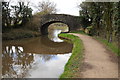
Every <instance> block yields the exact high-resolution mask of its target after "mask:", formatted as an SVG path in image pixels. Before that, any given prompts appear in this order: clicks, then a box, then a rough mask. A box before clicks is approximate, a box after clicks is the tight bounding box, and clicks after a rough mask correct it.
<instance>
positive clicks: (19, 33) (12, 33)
mask: <svg viewBox="0 0 120 80" xmlns="http://www.w3.org/2000/svg"><path fill="white" fill-rule="evenodd" d="M39 35H40V33H39V32H36V31H32V30H28V29H21V28H20V29H12V30H9V31H8V32H5V33H3V34H2V39H3V40H15V39H23V38H30V37H37V36H39Z"/></svg>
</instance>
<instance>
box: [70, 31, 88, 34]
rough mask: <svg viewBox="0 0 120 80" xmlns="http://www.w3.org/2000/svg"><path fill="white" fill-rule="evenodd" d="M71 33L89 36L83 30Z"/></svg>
mask: <svg viewBox="0 0 120 80" xmlns="http://www.w3.org/2000/svg"><path fill="white" fill-rule="evenodd" d="M70 33H78V34H84V35H88V34H87V33H85V32H84V31H83V30H79V31H72V32H70Z"/></svg>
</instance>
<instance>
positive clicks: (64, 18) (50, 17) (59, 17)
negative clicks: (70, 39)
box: [40, 14, 81, 35]
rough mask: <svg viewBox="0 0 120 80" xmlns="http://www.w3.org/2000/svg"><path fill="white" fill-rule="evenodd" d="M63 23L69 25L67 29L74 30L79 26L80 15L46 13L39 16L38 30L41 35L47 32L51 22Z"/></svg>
mask: <svg viewBox="0 0 120 80" xmlns="http://www.w3.org/2000/svg"><path fill="white" fill-rule="evenodd" d="M56 22H60V23H64V24H67V25H68V27H69V31H73V30H76V29H78V28H80V27H81V25H80V22H81V20H80V17H78V16H71V15H67V14H47V15H44V16H42V17H41V21H40V32H41V34H42V35H44V34H47V33H48V26H49V25H50V24H52V23H56Z"/></svg>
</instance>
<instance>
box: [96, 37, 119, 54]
mask: <svg viewBox="0 0 120 80" xmlns="http://www.w3.org/2000/svg"><path fill="white" fill-rule="evenodd" d="M94 38H95V39H97V40H98V41H100V42H102V43H103V44H104V45H105V46H106V47H107V48H108V49H109V50H111V51H112V52H113V53H115V54H116V55H117V56H120V49H119V48H118V46H117V45H116V44H114V43H111V42H108V41H107V40H105V39H102V38H100V37H94Z"/></svg>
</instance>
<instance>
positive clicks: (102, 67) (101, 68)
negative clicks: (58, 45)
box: [72, 33, 118, 78]
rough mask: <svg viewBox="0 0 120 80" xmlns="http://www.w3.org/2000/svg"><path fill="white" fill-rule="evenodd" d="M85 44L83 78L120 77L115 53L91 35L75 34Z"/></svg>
mask: <svg viewBox="0 0 120 80" xmlns="http://www.w3.org/2000/svg"><path fill="white" fill-rule="evenodd" d="M72 34H73V35H76V36H78V37H79V38H80V39H81V40H82V41H83V44H84V48H85V50H84V60H83V64H82V67H81V78H118V62H117V61H118V60H117V57H116V56H115V55H114V53H111V52H110V51H109V50H107V49H106V48H105V47H104V46H103V45H102V44H101V43H100V42H98V41H96V40H95V39H93V38H92V37H90V36H87V35H82V34H75V33H72Z"/></svg>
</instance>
